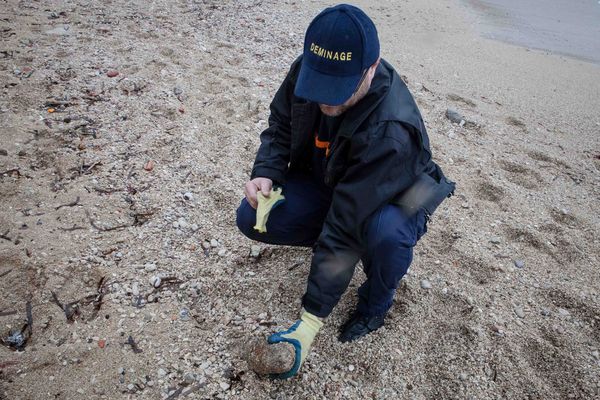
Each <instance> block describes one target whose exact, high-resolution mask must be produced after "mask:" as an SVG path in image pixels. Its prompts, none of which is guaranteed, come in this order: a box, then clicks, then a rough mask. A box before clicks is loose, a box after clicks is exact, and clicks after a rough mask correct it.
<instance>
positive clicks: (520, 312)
mask: <svg viewBox="0 0 600 400" xmlns="http://www.w3.org/2000/svg"><path fill="white" fill-rule="evenodd" d="M514 312H515V314H517V317H519V318H525V312H524V311H523V309H522V308H521V307H515V308H514Z"/></svg>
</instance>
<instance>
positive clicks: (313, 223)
mask: <svg viewBox="0 0 600 400" xmlns="http://www.w3.org/2000/svg"><path fill="white" fill-rule="evenodd" d="M283 195H284V196H285V202H284V203H282V204H280V205H279V206H277V207H276V208H275V209H273V210H272V211H271V214H270V216H269V220H268V222H267V232H265V233H258V232H257V231H256V230H254V228H253V227H254V225H255V223H256V211H255V210H254V209H253V208H252V206H250V204H249V203H248V202H247V201H246V199H243V200H242V203H241V204H240V207H239V208H238V210H237V226H238V228H239V229H240V231H241V232H242V233H243V234H244V235H246V236H247V237H248V238H250V239H252V240H256V241H259V242H263V243H269V244H275V245H288V246H312V245H313V244H314V243H315V242H316V240H317V238H318V237H319V234H320V233H321V229H322V226H323V222H324V220H325V217H326V216H327V212H328V210H329V205H330V203H331V196H332V191H331V189H329V188H327V187H326V186H325V185H324V184H322V183H320V182H319V181H318V180H317V179H316V178H313V177H312V176H310V175H303V174H299V173H293V174H288V176H287V182H286V184H285V185H284V187H283ZM426 231H427V226H426V217H425V213H424V212H422V211H420V212H418V213H416V214H407V213H405V212H404V211H403V209H402V208H400V207H398V206H395V205H391V204H387V205H384V206H382V207H381V208H380V209H379V210H377V211H376V212H375V213H374V214H373V215H372V216H371V217H370V218H369V220H368V221H367V224H366V226H365V235H364V236H365V237H364V240H365V243H364V244H365V245H364V248H365V252H364V254H363V255H362V257H361V259H362V263H363V267H364V272H365V274H366V275H367V279H366V281H365V282H364V283H363V284H362V285H361V286H360V288H359V289H358V296H359V301H358V310H357V311H358V312H359V313H361V314H363V315H365V316H369V317H370V316H375V315H383V314H385V313H386V312H387V310H388V309H389V308H390V307H391V305H392V300H393V297H394V293H395V292H396V288H397V287H398V283H399V282H400V279H402V277H403V276H404V274H406V271H407V270H408V267H409V266H410V264H411V262H412V258H413V247H414V246H415V244H416V243H417V241H418V240H419V239H420V238H421V236H422V235H423V234H424V233H425V232H426Z"/></svg>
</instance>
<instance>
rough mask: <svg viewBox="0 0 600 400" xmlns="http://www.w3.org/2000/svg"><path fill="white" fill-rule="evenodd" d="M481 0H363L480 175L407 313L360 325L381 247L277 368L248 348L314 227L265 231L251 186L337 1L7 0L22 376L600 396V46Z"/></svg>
mask: <svg viewBox="0 0 600 400" xmlns="http://www.w3.org/2000/svg"><path fill="white" fill-rule="evenodd" d="M476 3H478V4H476ZM481 3H488V5H489V3H490V2H482V1H479V2H475V1H461V0H449V1H434V0H421V1H417V0H405V1H393V0H383V1H378V2H367V1H356V2H354V3H353V4H356V5H358V6H359V7H361V8H363V9H364V10H365V11H366V12H367V14H369V15H370V16H371V17H372V19H373V20H374V22H375V23H376V25H377V27H378V30H379V36H380V40H381V46H382V56H383V57H384V58H385V59H386V60H387V61H389V62H390V63H391V64H392V65H394V66H395V68H396V69H397V71H398V72H399V73H400V74H401V75H402V77H403V79H404V80H405V81H406V82H407V85H408V87H409V88H410V90H411V92H412V93H413V96H414V97H415V99H416V101H417V103H418V104H419V106H420V108H421V111H422V113H423V116H424V119H425V122H426V125H427V129H428V131H429V136H430V139H431V145H432V150H433V153H434V158H435V160H436V162H438V163H439V164H440V165H441V166H442V167H443V168H444V171H445V172H446V174H447V175H448V176H449V177H450V178H452V179H453V180H455V181H456V182H457V191H456V195H455V196H454V197H453V198H451V199H450V200H448V201H446V202H445V203H444V204H443V206H442V207H441V208H440V209H439V210H438V211H437V212H436V214H435V215H434V217H433V219H432V220H431V221H430V222H429V225H428V233H427V234H426V235H425V236H424V237H423V238H422V239H421V241H420V242H419V244H418V245H417V247H416V248H415V261H414V263H413V265H412V267H411V269H410V272H409V274H408V275H407V276H406V277H405V278H404V280H403V283H402V285H401V287H400V288H399V290H398V293H397V297H396V300H395V303H394V305H393V307H392V310H391V312H390V314H389V316H388V319H387V321H386V326H385V327H384V328H382V329H380V330H379V331H377V332H376V333H374V334H372V335H369V336H367V337H366V338H365V339H364V340H361V341H358V342H356V343H350V344H342V343H339V342H338V341H337V339H336V337H337V331H338V328H339V326H340V324H342V322H343V321H345V319H346V318H347V316H348V314H349V313H350V312H351V311H352V310H353V307H354V305H355V303H356V288H357V287H358V286H359V285H360V283H361V282H362V281H363V279H364V276H363V273H362V271H361V270H360V265H358V266H357V269H356V273H355V276H354V278H353V282H352V284H351V287H350V289H349V290H348V292H347V293H346V294H345V296H344V297H343V299H342V301H341V302H340V304H339V305H338V307H337V308H336V309H335V310H334V313H333V314H332V315H331V316H330V317H329V318H328V319H327V321H326V324H325V326H324V328H323V329H322V330H321V333H320V334H319V336H318V337H317V339H316V341H315V344H314V348H313V351H312V353H311V354H310V356H309V358H308V359H307V361H306V363H305V364H304V366H303V368H302V371H301V373H300V375H299V376H298V377H296V378H294V379H291V380H289V381H273V380H270V379H268V378H264V377H259V376H257V375H256V374H254V373H253V372H252V371H250V370H249V369H248V366H247V364H246V362H245V361H244V359H243V354H241V351H240V350H241V349H242V348H243V344H244V343H245V342H246V341H247V340H248V339H250V338H254V337H261V336H266V335H268V334H269V333H271V332H273V331H275V330H277V329H279V328H282V327H289V326H290V324H291V323H292V322H293V321H295V320H296V318H297V317H298V312H299V308H300V299H301V296H302V294H303V293H304V289H305V284H306V276H307V274H308V268H309V266H310V260H311V252H310V250H308V249H298V248H288V247H275V246H267V245H260V246H259V247H252V246H253V245H256V243H252V242H251V241H249V240H247V239H246V238H244V237H243V236H242V235H241V234H240V233H239V232H238V231H237V228H236V227H235V210H236V208H237V206H238V204H239V201H240V200H241V198H242V196H243V189H242V188H243V185H244V183H245V182H246V180H247V179H248V176H249V172H250V169H251V166H252V163H253V160H254V155H255V152H256V150H257V148H258V145H259V134H260V132H261V131H262V129H264V128H265V127H266V124H267V122H266V121H267V118H268V115H269V114H268V113H269V102H270V101H271V98H272V96H273V95H274V93H275V91H276V90H277V88H278V86H279V84H280V82H281V81H282V80H283V78H284V76H285V74H286V72H287V70H288V67H289V65H290V64H291V62H292V61H293V60H294V59H295V58H296V57H297V56H298V55H299V54H300V53H301V51H302V43H303V36H304V31H305V29H306V26H307V25H308V23H309V22H310V21H311V19H312V18H313V17H314V16H315V15H316V14H317V13H318V12H319V11H320V10H321V9H323V8H324V7H326V6H328V5H331V4H332V3H329V2H325V1H272V0H263V1H260V0H259V1H246V0H241V1H222V2H213V1H206V2H205V1H178V2H145V1H139V0H132V1H122V2H116V1H110V0H109V1H104V2H100V3H97V2H96V3H94V2H92V3H89V2H83V1H60V2H59V1H51V2H46V3H43V4H42V3H37V2H17V1H13V0H9V1H8V2H5V3H4V5H3V6H2V8H1V10H0V82H2V88H1V90H2V95H1V96H0V201H1V204H2V206H1V207H0V235H1V236H0V338H1V339H2V343H3V344H4V345H2V346H0V399H48V398H56V399H121V398H122V399H167V398H168V399H176V398H179V399H181V398H189V399H208V398H218V399H365V398H373V399H392V398H399V399H504V398H510V399H566V398H573V399H592V398H595V397H598V396H600V353H599V351H600V278H599V271H598V269H599V266H600V239H598V238H599V237H600V217H599V215H600V214H599V213H598V204H599V200H600V178H599V176H600V114H599V113H598V111H599V110H600V96H599V95H598V94H599V93H600V66H599V65H598V64H596V63H593V62H590V61H586V60H591V61H594V58H593V57H589V58H586V57H585V56H579V57H576V56H577V54H574V56H573V57H571V56H568V55H564V54H566V53H568V52H565V51H561V50H560V49H558V50H556V49H553V48H552V46H551V45H546V44H545V43H542V45H540V46H535V45H530V46H529V47H527V44H526V43H525V45H519V44H518V43H521V44H523V41H522V38H523V37H530V36H527V32H526V31H523V30H521V34H520V36H519V38H518V39H519V40H510V38H507V37H499V36H498V35H499V34H498V32H500V33H501V31H500V30H499V28H498V27H497V26H495V25H493V22H490V21H491V20H493V18H494V16H493V15H492V13H491V12H490V11H486V10H485V9H482V6H481ZM494 3H498V2H494ZM509 3H510V2H509ZM496 5H497V4H496ZM596 6H598V5H597V4H596ZM598 7H599V8H600V6H598ZM574 9H575V8H574ZM520 15H521V14H520ZM573 18H575V17H573ZM514 20H515V19H514V18H513V19H512V21H514ZM569 21H573V19H571V20H569ZM534 25H535V24H532V26H534ZM567 25H568V24H567ZM516 29H519V28H516ZM533 29H534V30H535V27H534V28H533ZM565 29H568V28H565ZM590 29H591V28H590ZM490 32H492V33H494V32H495V34H491V33H490ZM586 32H593V31H590V30H587V31H586ZM494 37H495V38H497V39H500V40H493V39H492V38H494ZM535 40H538V39H535ZM511 43H512V44H511ZM536 43H541V42H540V41H539V40H538V41H537V42H536ZM582 43H583V42H582ZM593 46H594V42H593V40H592V41H590V42H586V43H583V44H582V47H581V48H579V49H576V50H577V52H576V53H585V54H591V53H590V52H592V53H593V51H594V47H593ZM590 49H591V50H590ZM552 50H555V51H554V52H553V51H552ZM596 61H597V60H596ZM448 109H451V110H454V111H456V112H457V113H459V114H460V115H461V116H462V118H461V119H462V122H460V123H453V122H452V121H450V120H449V119H448V118H447V117H446V112H447V110H448ZM282 272H283V273H282ZM423 281H428V282H429V283H430V286H431V288H430V289H424V288H423V286H426V285H423ZM17 350H18V351H17Z"/></svg>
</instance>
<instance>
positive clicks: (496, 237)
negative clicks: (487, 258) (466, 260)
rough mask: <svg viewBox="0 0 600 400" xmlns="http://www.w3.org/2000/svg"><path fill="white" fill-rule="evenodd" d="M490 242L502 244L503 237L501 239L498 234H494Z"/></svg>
mask: <svg viewBox="0 0 600 400" xmlns="http://www.w3.org/2000/svg"><path fill="white" fill-rule="evenodd" d="M490 243H492V244H500V243H502V239H500V238H499V237H498V236H494V237H492V238H491V239H490Z"/></svg>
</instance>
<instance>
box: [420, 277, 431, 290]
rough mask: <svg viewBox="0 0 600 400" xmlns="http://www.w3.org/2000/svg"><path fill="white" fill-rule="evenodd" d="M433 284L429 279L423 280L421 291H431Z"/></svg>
mask: <svg viewBox="0 0 600 400" xmlns="http://www.w3.org/2000/svg"><path fill="white" fill-rule="evenodd" d="M431 288H432V286H431V282H429V281H428V280H427V279H423V280H421V289H431Z"/></svg>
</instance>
